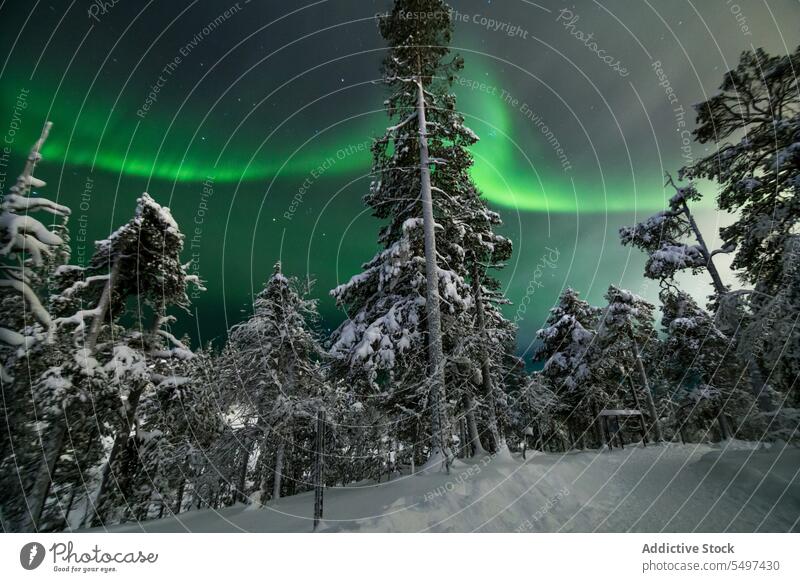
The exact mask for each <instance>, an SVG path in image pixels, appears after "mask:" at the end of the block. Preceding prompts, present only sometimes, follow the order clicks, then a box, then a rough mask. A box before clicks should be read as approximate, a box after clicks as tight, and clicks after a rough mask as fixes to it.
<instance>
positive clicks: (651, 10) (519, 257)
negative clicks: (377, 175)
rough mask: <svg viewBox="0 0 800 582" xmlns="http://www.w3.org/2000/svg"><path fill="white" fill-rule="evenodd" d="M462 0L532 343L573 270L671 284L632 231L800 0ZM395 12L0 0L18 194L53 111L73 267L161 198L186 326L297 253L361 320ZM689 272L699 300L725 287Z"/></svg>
mask: <svg viewBox="0 0 800 582" xmlns="http://www.w3.org/2000/svg"><path fill="white" fill-rule="evenodd" d="M451 5H453V6H454V8H455V10H456V11H457V13H456V23H455V35H454V42H453V48H454V49H456V50H458V51H459V52H460V53H461V54H462V55H463V57H464V58H465V60H466V68H465V70H464V72H463V76H462V78H461V79H459V81H458V84H457V86H456V92H457V94H458V96H459V108H460V109H461V111H462V112H463V113H464V115H465V117H466V119H467V122H468V125H469V126H470V127H472V129H473V130H474V131H475V132H476V133H477V134H478V135H479V136H480V137H481V141H480V143H479V144H477V145H476V146H475V147H474V149H473V153H474V156H475V160H476V166H475V169H474V177H475V180H476V182H477V184H478V186H479V187H480V188H481V190H482V191H483V193H484V195H485V196H486V198H487V200H488V201H489V202H490V204H491V205H492V207H493V208H494V209H495V210H497V211H499V212H500V213H501V214H502V216H503V218H504V220H505V226H504V234H505V235H506V236H508V237H510V238H511V239H513V241H514V245H515V254H514V258H513V260H512V261H511V263H510V264H509V266H508V268H507V269H506V271H505V272H504V273H503V274H502V276H501V279H502V281H503V284H504V285H505V286H506V291H507V294H508V297H509V298H510V299H511V301H512V302H513V305H511V306H509V307H508V309H507V314H508V316H509V317H510V318H512V319H516V320H518V323H519V327H520V334H519V350H520V352H521V353H522V352H524V351H525V350H526V349H527V347H528V346H529V344H530V341H531V339H532V337H533V334H534V333H535V331H536V329H538V328H539V327H540V325H541V323H542V322H543V320H544V318H545V317H546V314H547V309H548V308H549V307H550V306H551V305H552V303H553V301H554V300H555V298H556V297H557V295H558V293H559V292H560V291H561V290H562V289H563V288H564V287H565V286H568V285H569V286H572V287H574V288H576V289H578V290H579V291H581V292H582V294H583V295H584V296H585V297H587V298H588V299H589V300H591V301H593V302H596V303H600V302H601V301H602V295H603V293H604V292H605V290H606V288H607V286H608V285H609V284H610V283H614V284H617V285H622V286H625V287H628V288H631V289H633V290H635V291H636V292H638V293H640V294H643V295H645V296H646V297H649V298H651V299H655V298H656V297H657V292H658V288H657V285H656V284H655V283H654V282H648V281H646V280H645V279H644V278H643V277H642V275H641V273H642V265H643V263H644V257H643V256H642V255H641V254H640V253H639V252H637V251H631V250H629V249H627V248H623V247H621V246H620V244H619V243H618V238H617V230H618V228H619V227H620V226H623V225H626V224H631V223H633V222H635V221H636V220H637V219H641V218H643V217H644V216H646V215H647V214H650V213H652V212H654V211H657V210H659V209H661V208H662V207H663V206H664V203H665V200H666V199H668V198H669V197H670V196H671V195H672V194H671V192H670V190H669V189H665V188H664V186H663V183H664V179H663V176H664V173H665V172H667V171H669V172H673V173H674V172H676V171H677V170H678V169H679V168H680V167H681V166H682V165H684V164H686V163H687V162H688V161H691V160H692V159H693V158H696V157H699V156H701V155H704V154H705V153H707V150H706V149H704V148H703V147H702V146H700V145H698V144H695V143H691V142H689V141H688V139H687V138H688V133H687V132H689V131H691V129H692V128H693V126H694V114H693V112H692V104H694V103H697V102H699V101H702V100H703V99H704V98H705V97H706V96H708V95H710V94H711V93H712V92H713V91H714V90H715V89H716V88H717V86H718V85H719V83H720V81H721V76H722V74H723V73H724V72H725V71H726V70H727V69H728V68H730V67H732V66H733V65H734V64H735V63H736V62H737V60H738V56H739V54H740V53H741V51H743V50H746V49H750V48H752V47H754V46H755V47H759V46H760V47H764V48H765V49H766V50H767V51H768V52H770V53H773V54H785V53H787V52H789V51H791V50H793V49H794V47H795V46H796V45H797V44H798V42H800V28H798V23H799V22H800V4H799V3H798V2H797V1H796V0H786V1H772V0H770V1H769V2H739V3H738V4H737V3H734V2H726V1H725V0H713V1H707V2H699V1H697V0H695V1H694V2H691V1H678V0H675V1H672V0H670V1H669V2H666V1H660V2H655V1H653V0H649V1H648V0H645V1H644V2H631V1H630V0H627V1H608V0H605V1H603V2H602V3H598V2H588V1H586V2H579V3H574V4H573V3H565V2H556V1H549V2H540V3H534V2H529V1H528V0H503V1H502V2H501V1H495V2H491V1H488V2H487V1H486V0H483V1H478V0H475V1H471V0H458V1H457V2H453V3H451ZM389 6H390V2H388V1H377V0H330V1H325V0H321V1H317V2H306V0H292V1H289V2H276V1H261V0H251V1H249V2H248V1H246V0H241V1H240V2H239V3H235V2H232V1H230V0H213V1H211V0H203V1H198V0H195V1H187V0H150V1H149V2H145V1H143V0H140V1H135V0H117V1H116V3H114V2H113V1H112V0H107V1H106V2H100V1H99V0H97V1H96V2H90V1H88V0H72V1H69V0H64V1H63V2H53V1H50V2H46V1H40V0H35V1H33V0H32V1H25V2H22V1H20V0H5V1H3V0H0V54H2V55H8V56H7V57H6V59H5V61H4V62H2V65H0V66H1V67H2V68H0V85H1V87H2V91H0V133H2V134H3V135H4V138H3V139H4V144H3V145H5V146H8V147H9V148H10V151H11V153H10V155H3V156H2V158H0V181H1V182H2V189H3V191H5V190H6V189H7V187H8V184H9V180H10V179H13V177H15V176H16V174H17V173H18V172H19V170H20V169H21V163H22V162H21V160H22V156H23V155H24V154H25V153H26V152H27V150H28V149H29V147H30V145H31V143H32V142H33V141H34V140H35V138H36V137H37V136H38V132H39V130H40V128H41V126H42V124H43V123H44V121H45V120H47V119H49V120H51V121H53V123H54V128H53V131H52V132H51V138H50V141H49V142H48V144H47V146H46V148H45V150H44V156H45V161H44V163H43V164H42V165H41V167H40V169H39V171H38V172H37V174H38V176H39V177H40V178H42V179H45V180H47V182H48V186H47V188H45V189H44V190H43V191H42V194H43V195H44V194H46V195H48V196H49V197H50V198H54V199H56V198H57V199H58V201H59V202H61V203H65V204H68V205H70V206H71V207H72V208H73V218H72V219H71V225H72V237H73V247H74V254H73V260H74V262H77V263H84V264H85V262H86V260H88V258H89V257H90V255H91V251H92V248H91V241H92V240H94V239H96V238H103V237H105V236H107V235H108V233H109V232H110V231H111V230H113V228H115V227H116V226H119V225H120V224H121V223H123V222H125V221H126V220H128V218H129V217H130V215H131V213H132V211H133V208H134V205H135V200H136V197H137V196H138V195H139V194H141V193H142V192H144V191H147V192H149V193H150V194H151V195H152V196H153V197H154V198H155V199H156V200H157V201H159V202H160V203H161V204H164V205H169V206H170V207H171V208H172V210H173V213H174V214H175V216H176V218H177V220H178V221H179V223H180V224H181V226H182V229H183V231H184V233H185V234H186V235H187V249H186V260H187V261H188V260H189V259H192V258H193V259H194V260H195V265H196V266H197V267H198V268H199V271H200V274H201V276H202V277H203V278H204V279H206V280H207V282H208V292H207V293H205V294H203V295H202V296H200V297H199V298H197V299H196V300H195V307H194V309H195V313H194V317H184V318H183V321H182V324H181V325H182V326H183V329H184V330H188V331H191V332H192V333H193V334H194V335H195V336H198V335H199V336H200V337H201V338H202V340H203V341H207V340H209V339H212V338H221V337H223V336H224V333H225V329H226V328H227V327H228V326H229V325H231V324H232V323H233V322H235V321H238V320H239V319H240V318H241V317H242V314H243V312H246V311H247V310H248V306H249V303H250V300H251V294H252V293H253V291H256V292H257V291H258V290H259V289H260V287H261V285H262V283H263V281H264V280H265V278H266V277H268V276H269V274H270V273H271V270H272V265H273V264H274V263H275V261H276V260H278V259H281V260H282V261H283V263H284V271H285V272H287V273H291V274H295V275H298V276H300V277H309V278H311V279H314V280H315V284H314V287H313V294H314V295H315V296H316V297H319V298H320V309H321V312H322V314H323V323H324V325H325V329H326V330H328V329H330V328H331V327H334V326H336V325H337V324H338V323H339V321H341V319H342V317H343V315H342V314H341V313H339V312H338V311H337V310H336V308H335V306H334V304H333V302H332V301H331V299H330V298H329V297H328V290H329V289H331V288H333V287H334V286H336V285H337V284H338V283H340V282H342V281H343V280H346V279H347V278H349V277H350V276H351V275H353V274H354V273H356V272H358V270H359V267H360V265H361V263H363V262H364V261H366V260H368V259H369V258H371V256H372V255H373V253H374V251H375V249H376V237H377V231H378V228H379V226H380V225H379V222H378V221H377V220H376V219H374V218H373V217H371V215H370V214H369V212H368V211H367V210H366V208H365V207H364V205H363V203H362V196H363V195H364V194H365V193H366V192H367V190H368V187H369V183H370V176H369V171H370V154H369V144H370V142H371V139H372V137H374V136H377V135H379V134H380V133H382V129H383V128H384V127H386V126H387V125H390V123H389V122H388V121H387V118H386V116H385V113H384V112H383V105H382V104H383V100H384V98H385V93H384V88H383V87H381V86H380V85H379V84H377V83H376V80H377V79H378V78H379V74H380V72H379V66H380V61H381V59H382V57H383V55H384V54H385V52H384V49H385V47H384V45H383V42H382V39H381V38H380V36H379V34H378V30H377V26H376V24H375V21H374V15H375V14H376V13H377V12H380V11H384V10H386V9H387V8H388V7H389ZM576 17H577V18H576ZM588 35H592V38H591V39H590V40H588V41H587V40H586V39H587V37H588ZM592 43H594V44H592ZM594 49H596V51H599V52H596V51H595V50H594ZM601 57H602V58H601ZM703 189H704V191H705V192H706V193H707V199H706V201H705V207H704V209H703V210H702V211H701V213H700V218H701V222H702V225H703V226H704V227H705V229H706V232H707V233H708V234H707V238H709V239H712V240H713V239H715V234H716V229H717V228H718V227H719V226H720V224H724V223H725V222H726V217H725V216H722V215H719V214H718V213H717V212H715V211H714V204H713V198H714V194H715V191H714V187H713V185H705V186H704V188H703ZM84 239H85V240H84ZM723 268H724V267H723ZM727 275H728V277H729V278H730V276H731V275H730V273H728V274H727ZM686 285H687V287H689V288H690V289H691V290H692V291H693V292H694V293H695V294H696V295H697V296H698V297H699V298H702V297H703V296H704V294H705V293H706V290H707V289H708V286H707V285H706V281H705V280H702V279H697V280H691V281H686Z"/></svg>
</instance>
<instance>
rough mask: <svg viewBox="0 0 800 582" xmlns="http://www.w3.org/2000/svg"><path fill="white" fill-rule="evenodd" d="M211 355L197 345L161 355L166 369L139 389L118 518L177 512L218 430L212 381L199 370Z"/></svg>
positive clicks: (219, 427)
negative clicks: (181, 353) (182, 354)
mask: <svg viewBox="0 0 800 582" xmlns="http://www.w3.org/2000/svg"><path fill="white" fill-rule="evenodd" d="M182 343H185V342H182ZM173 349H175V348H173ZM178 349H180V348H178ZM151 353H152V352H151ZM209 357H211V356H210V354H208V353H207V352H205V351H201V352H200V354H199V355H197V354H195V356H194V357H192V358H191V359H172V360H165V361H164V362H162V367H165V368H166V366H167V364H168V363H169V364H170V365H169V368H170V369H169V370H166V369H165V370H164V371H168V373H169V375H168V376H162V377H160V378H157V379H159V382H158V384H156V385H154V386H153V388H154V389H153V390H152V391H148V392H146V393H145V394H143V395H142V398H141V399H140V402H139V406H138V416H139V419H138V422H137V424H136V429H135V434H134V438H133V439H132V440H131V441H130V443H131V445H132V447H131V449H132V451H131V452H132V455H131V458H130V459H128V462H129V463H130V464H132V465H133V466H135V470H133V471H130V472H129V473H130V481H129V482H128V483H126V489H127V490H126V491H125V498H124V500H123V504H122V506H123V507H124V509H125V511H124V512H122V515H120V516H119V519H123V520H127V519H136V520H144V519H148V518H151V517H163V516H164V515H165V513H166V514H169V513H174V514H177V513H180V511H181V508H182V507H183V502H184V495H185V490H186V485H187V482H190V483H191V482H194V481H195V480H196V478H197V476H198V471H199V469H200V468H201V467H202V461H203V458H202V457H203V454H204V451H205V450H207V449H208V448H209V447H210V446H211V444H212V443H213V441H214V440H215V439H216V438H217V437H218V436H219V435H220V433H221V417H220V415H219V414H218V411H217V407H216V403H215V401H214V398H213V396H214V394H213V392H212V390H213V383H209V382H206V381H205V380H204V379H203V374H202V373H199V374H198V371H197V367H198V366H203V365H205V362H202V360H203V359H207V358H209ZM118 507H119V505H118Z"/></svg>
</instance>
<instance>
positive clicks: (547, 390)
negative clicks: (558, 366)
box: [512, 372, 567, 451]
mask: <svg viewBox="0 0 800 582" xmlns="http://www.w3.org/2000/svg"><path fill="white" fill-rule="evenodd" d="M512 396H513V398H514V406H513V408H512V411H513V412H512V417H513V424H514V429H515V431H516V432H517V433H518V434H520V435H523V438H525V439H526V441H527V442H526V443H525V448H528V447H533V448H535V449H537V450H540V451H548V450H552V451H565V450H566V447H565V445H564V443H566V442H567V434H566V431H565V430H564V428H563V424H562V420H563V419H564V417H565V416H566V415H565V410H564V405H565V403H564V402H562V400H561V398H559V397H558V395H557V394H556V392H555V390H553V389H552V382H551V380H550V378H548V377H547V376H546V375H544V374H543V373H541V372H534V373H533V374H531V375H530V377H529V378H528V381H527V383H526V384H525V386H524V387H522V389H521V390H520V391H519V392H515V393H514V394H513V395H512Z"/></svg>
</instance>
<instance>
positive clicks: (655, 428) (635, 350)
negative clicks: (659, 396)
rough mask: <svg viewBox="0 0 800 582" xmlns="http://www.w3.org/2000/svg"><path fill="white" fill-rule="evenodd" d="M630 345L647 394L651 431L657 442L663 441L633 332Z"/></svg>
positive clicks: (648, 383) (651, 393)
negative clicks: (651, 420) (651, 423)
mask: <svg viewBox="0 0 800 582" xmlns="http://www.w3.org/2000/svg"><path fill="white" fill-rule="evenodd" d="M631 345H632V346H633V356H634V359H635V360H636V369H637V370H638V371H639V376H641V379H642V384H643V385H644V393H645V396H647V408H648V410H649V412H650V416H651V418H652V419H653V431H654V432H655V435H656V441H657V442H659V443H660V442H664V433H663V432H661V421H660V420H659V419H658V411H657V410H656V402H655V400H654V399H653V392H652V391H651V390H650V382H649V381H648V380H647V372H645V369H644V364H643V363H642V358H641V355H640V354H639V346H638V345H637V344H636V339H635V338H634V337H633V334H631Z"/></svg>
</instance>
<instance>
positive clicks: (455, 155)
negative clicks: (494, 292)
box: [331, 0, 496, 462]
mask: <svg viewBox="0 0 800 582" xmlns="http://www.w3.org/2000/svg"><path fill="white" fill-rule="evenodd" d="M409 13H415V14H425V16H426V17H425V18H416V19H411V18H406V16H405V15H406V14H409ZM379 24H380V30H381V34H382V35H383V37H384V38H385V39H386V40H387V42H388V44H389V53H388V55H387V57H386V59H385V60H384V66H383V75H384V80H385V83H386V85H387V87H388V88H389V90H390V95H389V98H388V99H387V100H386V107H387V112H388V114H389V116H390V117H392V118H394V119H396V121H397V123H396V124H395V125H393V126H392V127H390V128H388V129H387V132H386V134H385V135H384V136H383V137H381V138H380V139H378V140H377V141H376V143H375V145H374V146H373V157H374V163H373V172H374V175H375V179H374V181H373V184H372V187H371V191H370V193H369V194H368V195H367V196H366V199H365V201H366V203H367V204H368V205H369V206H370V207H371V208H372V210H373V212H374V215H375V216H376V217H378V218H380V219H382V220H385V221H386V225H385V226H384V227H383V228H382V229H381V232H380V237H379V242H380V245H381V246H382V247H383V250H382V251H381V252H380V253H378V255H376V256H375V258H373V259H372V260H371V261H369V262H368V263H367V264H366V265H365V267H364V272H362V273H361V274H359V275H356V276H355V277H353V279H351V280H350V282H348V283H346V284H344V285H342V286H340V287H338V288H337V289H335V290H333V292H332V295H333V296H334V297H335V298H336V299H337V302H338V304H339V305H340V306H341V307H342V308H344V309H345V310H346V313H347V315H348V316H349V319H348V320H347V321H346V322H345V323H344V324H343V325H342V326H341V327H340V328H339V329H338V330H336V332H335V333H334V334H333V337H332V349H331V353H332V355H333V356H334V357H335V358H336V367H337V369H338V370H341V371H342V372H343V373H344V374H345V375H346V376H347V377H348V378H350V379H351V381H354V382H355V383H356V384H357V386H358V389H359V391H360V393H361V394H362V395H367V396H370V397H371V402H375V403H376V405H377V406H379V407H381V408H382V409H383V410H385V411H386V413H387V415H388V416H389V418H391V419H392V420H393V422H395V423H397V424H398V429H397V431H396V432H397V433H398V434H400V435H401V439H402V440H403V441H405V442H406V443H411V442H413V440H414V439H415V438H416V437H417V435H419V437H420V438H424V436H425V435H426V434H427V435H429V436H430V440H429V443H430V445H429V447H428V448H429V451H430V453H431V459H432V461H433V462H437V460H438V458H439V457H437V455H438V452H439V451H440V450H442V449H443V448H444V449H446V448H447V440H448V439H447V436H446V435H448V434H450V432H451V429H450V427H449V426H448V421H447V418H449V417H450V412H451V411H448V410H446V409H445V404H446V403H451V402H458V400H459V399H458V398H457V397H456V398H454V396H457V394H456V395H454V394H451V393H450V379H449V378H447V379H445V380H444V382H445V385H444V387H445V388H446V390H445V393H446V394H447V397H446V398H445V397H444V395H443V391H442V386H441V383H442V381H443V380H442V378H441V377H440V375H438V374H439V373H440V372H441V371H443V369H444V366H443V364H442V357H444V358H445V359H448V358H449V357H450V356H451V355H452V354H453V353H454V351H456V349H457V345H458V343H459V341H460V338H461V337H462V336H464V335H465V330H464V329H463V326H464V324H465V321H467V320H465V319H463V318H461V317H460V316H461V314H463V313H464V312H466V311H468V310H469V309H471V308H472V307H473V306H474V299H473V297H472V290H471V288H470V285H469V282H468V281H469V278H470V277H471V276H472V269H471V267H470V257H469V253H470V252H472V253H473V254H474V258H478V259H483V258H484V253H485V252H486V251H487V249H488V246H489V245H490V244H491V242H492V239H491V236H489V237H487V238H486V239H485V240H483V241H481V240H480V238H479V236H473V235H474V233H476V232H486V233H488V234H489V235H490V234H491V227H492V226H493V225H494V224H496V218H495V217H492V216H491V215H490V213H488V212H487V211H486V209H485V206H484V205H483V203H482V202H481V201H480V199H479V197H478V192H477V190H476V189H475V187H474V185H473V183H472V181H471V179H470V176H469V169H470V167H471V166H472V157H471V156H470V154H469V151H468V148H469V146H471V145H472V144H474V143H475V142H476V140H477V137H476V136H475V135H474V133H473V132H472V131H470V130H469V129H468V128H466V127H465V126H464V123H463V118H462V116H461V115H460V114H459V113H458V112H457V111H456V109H455V98H454V96H453V95H452V93H451V92H450V89H451V84H452V81H453V78H454V74H455V73H456V72H457V71H458V70H460V69H461V68H462V66H463V64H462V60H461V59H460V58H459V57H453V56H451V55H450V53H449V49H448V48H447V45H448V44H449V41H450V37H451V22H450V12H449V7H448V6H447V5H446V3H445V2H443V1H441V0H398V1H397V2H395V4H394V7H393V9H392V11H391V12H390V13H389V14H387V15H385V16H383V17H381V18H380V21H379ZM423 118H424V119H423ZM429 185H430V188H428V186H429ZM428 190H430V194H431V198H432V208H431V210H432V214H433V219H434V220H435V251H436V253H435V255H433V253H432V252H431V251H432V250H433V247H434V245H432V244H431V243H432V242H434V241H433V236H432V235H433V232H431V229H430V228H428V229H427V232H426V225H428V226H433V225H431V224H430V223H431V220H428V219H427V218H426V209H427V205H426V203H425V199H426V196H427V193H428ZM478 220H485V221H486V224H487V226H488V230H486V229H483V228H482V227H481V226H476V227H475V228H473V227H472V226H471V223H472V222H473V221H478ZM426 238H427V240H426ZM475 243H477V244H478V245H479V246H480V247H481V250H480V251H479V249H478V246H473V245H474V244H475ZM432 255H433V256H432ZM434 263H435V264H434ZM473 263H474V260H473ZM479 275H481V276H480V277H479V279H480V278H482V273H479ZM434 278H435V279H436V280H433V279H434ZM436 294H438V296H439V301H440V303H441V309H440V312H441V317H440V321H439V322H437V321H436V320H437V314H436V313H435V312H436V309H435V307H434V306H433V305H432V303H435V302H432V301H430V299H431V297H432V296H434V295H436ZM437 329H438V330H439V331H440V332H441V334H440V335H441V351H442V353H441V354H439V353H436V352H437V351H438V347H437V346H438V344H439V342H438V340H437V338H436V336H437V335H439V334H438V333H437ZM431 332H433V333H431ZM429 350H430V351H429ZM440 405H441V406H440ZM437 409H438V410H437ZM423 411H425V412H426V416H427V419H426V422H424V425H423V426H422V427H421V430H419V428H420V427H419V420H420V419H421V418H422V416H421V413H422V412H423Z"/></svg>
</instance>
